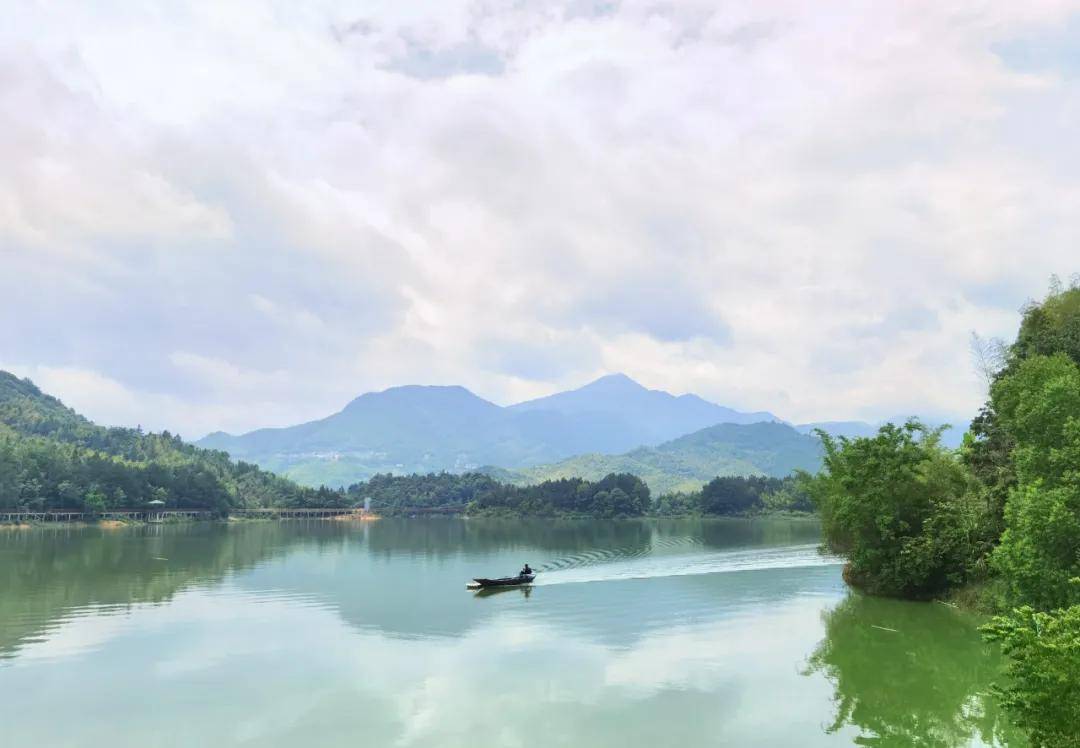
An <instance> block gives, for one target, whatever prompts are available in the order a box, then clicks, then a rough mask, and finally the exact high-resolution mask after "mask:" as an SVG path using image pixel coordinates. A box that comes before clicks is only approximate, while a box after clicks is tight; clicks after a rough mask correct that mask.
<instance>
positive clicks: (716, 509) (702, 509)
mask: <svg viewBox="0 0 1080 748" xmlns="http://www.w3.org/2000/svg"><path fill="white" fill-rule="evenodd" d="M802 482H803V479H799V478H796V477H794V476H788V477H786V478H782V479H781V478H769V477H765V476H759V475H753V476H750V477H748V478H747V477H743V476H737V475H733V476H720V477H716V478H713V479H712V480H711V481H709V482H708V483H706V484H705V485H704V486H703V487H702V488H701V490H700V491H691V492H683V493H672V494H665V495H663V496H660V497H658V498H657V499H656V501H655V503H654V504H653V509H652V511H653V513H654V514H657V515H661V516H674V515H687V514H689V515H727V516H732V515H747V514H754V513H758V512H763V511H792V512H809V511H811V510H812V509H813V505H812V504H811V502H810V497H809V496H808V495H807V493H806V492H805V490H804V489H803V488H802Z"/></svg>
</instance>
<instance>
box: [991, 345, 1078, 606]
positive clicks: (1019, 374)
mask: <svg viewBox="0 0 1080 748" xmlns="http://www.w3.org/2000/svg"><path fill="white" fill-rule="evenodd" d="M992 399H993V403H994V407H995V409H996V411H997V413H998V415H999V418H1000V420H1001V422H1002V424H1003V425H1004V427H1005V428H1006V429H1007V430H1008V432H1009V433H1010V435H1011V436H1012V438H1013V440H1014V442H1015V448H1014V450H1013V460H1014V462H1015V465H1016V473H1017V485H1016V487H1015V488H1013V490H1012V491H1011V493H1010V495H1009V498H1008V501H1007V503H1006V507H1005V532H1004V534H1003V535H1002V537H1001V544H1000V546H999V547H998V548H997V550H996V551H995V553H994V563H995V566H996V568H997V569H998V570H999V571H1000V572H1001V573H1002V575H1003V576H1004V577H1005V579H1006V580H1007V582H1008V584H1009V585H1010V587H1011V589H1012V591H1013V593H1014V597H1015V598H1016V600H1017V601H1019V602H1025V603H1031V604H1033V605H1035V606H1036V607H1038V608H1040V609H1051V608H1056V607H1061V606H1064V605H1067V604H1069V603H1071V602H1076V601H1078V600H1080V590H1078V589H1077V588H1076V587H1075V586H1074V585H1071V584H1070V579H1072V578H1073V577H1076V576H1078V575H1080V367H1078V366H1077V365H1076V364H1075V363H1074V362H1073V361H1072V359H1071V358H1069V357H1068V356H1066V355H1065V354H1063V353H1057V354H1054V355H1053V356H1043V355H1036V356H1033V357H1031V358H1028V359H1025V360H1024V361H1022V362H1020V363H1018V364H1017V365H1016V366H1015V367H1014V368H1013V370H1012V371H1011V372H1010V373H1009V374H1008V375H1007V376H1004V377H1002V378H1001V379H999V380H998V381H997V382H996V383H995V384H994V387H993V389H992Z"/></svg>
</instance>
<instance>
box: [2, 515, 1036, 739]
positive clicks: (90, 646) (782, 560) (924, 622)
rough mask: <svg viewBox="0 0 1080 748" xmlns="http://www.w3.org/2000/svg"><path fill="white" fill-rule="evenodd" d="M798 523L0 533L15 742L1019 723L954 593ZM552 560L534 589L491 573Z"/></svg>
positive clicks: (5, 703)
mask: <svg viewBox="0 0 1080 748" xmlns="http://www.w3.org/2000/svg"><path fill="white" fill-rule="evenodd" d="M817 542H818V528H817V526H816V525H815V524H814V523H812V522H808V521H801V520H756V521H745V520H733V521H725V520H665V521H623V522H619V521H595V522H591V521H564V522H559V521H494V520H485V521H480V520H460V519H431V520H381V521H379V522H374V523H365V524H348V523H341V522H319V521H311V522H280V523H272V522H270V523H251V524H237V525H221V524H194V525H188V526H172V527H160V526H158V527H138V528H127V529H122V530H102V529H97V528H84V529H53V528H48V529H41V530H31V531H4V532H0V743H2V744H3V745H20V746H21V745H36V746H68V745H70V746H108V747H109V748H116V747H117V746H188V745H215V746H216V745H223V746H225V745H258V746H295V745H304V746H355V745H363V746H523V747H525V746H545V747H546V746H600V747H603V746H659V745H680V746H689V747H693V746H721V745H730V746H747V745H754V746H793V745H799V746H817V745H823V746H825V745H851V744H853V743H855V742H859V743H860V744H866V745H878V746H894V745H895V746H908V745H926V746H938V745H940V746H953V745H995V744H1008V745H1016V744H1019V743H1018V742H1017V741H1016V740H1015V738H1014V737H1013V736H1012V735H1011V733H1010V732H1009V730H1008V728H1007V725H1006V724H1005V723H1004V721H1003V719H1002V717H1001V715H1000V714H999V713H998V712H997V710H996V709H995V708H994V706H993V702H992V701H991V700H990V698H989V697H988V696H987V692H988V688H989V684H990V682H991V680H993V679H994V678H995V677H997V674H998V671H999V668H1000V662H999V661H998V658H997V656H996V653H995V651H994V650H993V649H992V648H991V647H988V646H987V645H985V644H984V643H983V642H982V641H981V640H980V637H979V636H978V633H977V631H976V630H975V626H976V625H977V621H974V620H972V619H971V618H970V617H968V616H966V615H964V614H961V613H960V612H958V611H955V610H953V609H951V608H949V607H947V606H944V605H941V604H913V603H900V602H895V601H882V600H873V599H868V598H864V597H862V596H858V595H852V594H850V593H849V592H848V590H847V589H846V588H845V586H844V584H843V582H842V581H841V579H840V566H839V565H838V564H837V563H836V561H835V559H831V558H826V557H823V556H821V555H820V554H819V553H818V551H817V548H816V546H817ZM526 561H528V562H529V563H530V564H532V566H533V567H534V568H537V569H538V570H539V571H540V574H539V576H538V578H537V582H538V583H537V585H535V586H534V587H533V588H531V589H529V590H521V589H509V590H505V591H501V592H497V593H494V594H486V595H485V594H479V595H478V594H474V593H471V592H467V591H466V590H465V589H464V586H465V583H466V581H467V580H468V579H470V578H471V577H473V576H495V575H503V574H510V573H513V572H515V571H516V570H517V569H518V568H520V565H521V564H522V563H524V562H526Z"/></svg>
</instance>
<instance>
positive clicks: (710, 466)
mask: <svg viewBox="0 0 1080 748" xmlns="http://www.w3.org/2000/svg"><path fill="white" fill-rule="evenodd" d="M820 465H821V444H820V442H819V441H818V439H817V438H816V437H814V436H809V435H806V434H800V433H799V432H798V431H796V430H795V429H793V428H792V427H791V426H788V425H787V424H784V423H751V424H736V423H721V424H717V425H715V426H710V427H708V428H704V429H700V430H699V431H695V432H693V433H690V434H686V435H685V436H681V437H679V438H677V439H672V440H671V441H669V442H665V443H663V444H661V445H659V446H657V447H641V448H639V449H635V450H633V451H630V452H627V453H625V454H621V455H605V454H584V455H578V456H576V457H571V458H569V459H566V460H563V461H562V462H557V463H554V464H552V465H541V466H539V467H535V468H524V469H520V470H515V471H503V472H494V471H492V472H493V474H495V475H497V476H498V477H501V478H503V479H506V480H511V481H513V482H518V483H535V482H539V481H543V480H553V479H557V478H571V477H581V478H586V479H590V480H599V479H600V478H602V477H603V476H605V475H608V474H610V473H633V474H634V475H637V476H639V477H640V478H641V479H642V480H644V481H645V483H646V484H648V486H649V488H650V489H651V490H652V492H653V493H654V494H670V493H679V492H681V493H693V492H696V491H698V490H700V489H701V487H702V486H703V485H704V484H705V483H707V482H708V481H710V480H711V479H712V478H714V477H715V476H717V475H730V476H743V477H750V476H754V475H757V476H770V477H773V478H783V477H785V476H787V475H790V474H791V473H792V472H793V471H796V470H806V471H810V472H814V471H817V469H818V468H819V467H820Z"/></svg>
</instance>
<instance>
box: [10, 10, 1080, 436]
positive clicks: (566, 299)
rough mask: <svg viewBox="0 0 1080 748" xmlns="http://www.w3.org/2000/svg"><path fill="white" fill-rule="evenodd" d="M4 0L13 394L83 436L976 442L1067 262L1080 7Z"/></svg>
mask: <svg viewBox="0 0 1080 748" xmlns="http://www.w3.org/2000/svg"><path fill="white" fill-rule="evenodd" d="M11 5H12V7H9V9H8V12H6V13H5V16H6V19H7V23H6V24H5V25H4V28H3V29H2V30H0V161H2V163H3V168H0V263H2V264H0V268H2V272H0V368H5V369H8V370H12V371H15V372H17V373H19V374H20V375H28V376H31V377H32V378H34V379H35V380H36V381H37V382H38V383H39V384H40V385H42V386H43V387H45V388H46V389H48V390H49V391H51V392H53V393H55V394H57V395H59V396H60V397H61V398H63V399H64V400H65V401H66V402H68V403H69V404H71V405H73V406H75V407H77V408H78V409H80V410H82V411H84V412H85V413H87V414H88V415H90V416H91V417H93V418H95V419H98V420H100V421H102V422H105V423H110V424H132V425H133V424H136V423H141V424H142V425H144V426H146V427H149V428H154V429H161V428H169V429H172V430H174V431H179V432H180V433H182V434H184V435H185V436H191V437H196V436H201V435H202V434H204V433H206V432H208V431H211V430H215V429H224V430H228V431H233V432H236V431H242V430H247V429H250V428H254V427H259V426H265V425H281V424H289V423H295V422H298V421H301V420H307V419H310V418H314V417H319V416H322V415H325V414H327V413H329V412H332V411H334V410H336V409H338V408H339V407H340V406H341V405H343V404H344V403H345V402H347V401H348V400H349V399H351V398H352V397H354V396H356V395H357V394H359V393H361V392H364V391H367V390H371V389H381V388H384V387H387V386H391V385H394V384H403V383H433V384H440V383H441V384H448V383H455V384H463V385H465V386H467V387H469V388H470V389H472V390H473V391H475V392H477V393H478V394H480V395H482V396H484V397H487V398H489V399H491V400H494V401H495V402H499V403H509V402H512V401H516V400H519V399H524V398H527V397H531V396H536V395H541V394H546V393H549V392H552V391H555V390H557V389H563V388H565V387H569V386H577V385H580V384H582V383H584V382H586V381H588V380H590V379H592V378H594V377H596V376H599V375H601V374H604V373H609V372H615V371H623V372H626V373H627V374H629V375H631V376H632V377H634V378H636V379H638V380H639V381H641V382H642V383H643V384H646V385H648V386H651V387H657V388H663V389H667V390H669V391H672V392H677V393H678V392H696V393H698V394H701V395H703V396H705V397H708V398H710V399H713V400H715V401H718V402H721V403H723V404H726V405H730V406H733V407H738V408H741V409H768V410H771V411H773V412H775V413H777V414H779V415H781V416H782V417H785V418H790V419H793V420H818V419H846V418H866V419H872V418H878V417H882V416H889V415H894V414H897V413H903V412H913V411H918V412H922V413H927V414H936V415H941V416H952V417H966V416H968V415H970V414H971V413H972V412H973V411H974V409H975V408H976V407H977V405H978V403H979V401H980V400H981V398H982V396H983V392H982V390H981V385H980V382H979V377H978V376H977V374H976V373H975V370H974V368H973V366H972V364H971V356H970V353H969V346H968V343H969V336H970V334H971V333H972V332H973V331H977V332H979V333H981V334H983V335H987V336H993V335H999V336H1003V337H1010V336H1011V335H1012V334H1013V332H1014V331H1015V328H1016V324H1017V321H1018V313H1017V310H1018V309H1019V308H1020V306H1021V305H1022V304H1023V303H1024V302H1025V301H1026V300H1027V299H1029V298H1033V297H1040V296H1042V295H1043V294H1044V293H1045V291H1046V288H1047V280H1048V277H1049V276H1050V274H1051V273H1057V274H1060V275H1062V276H1063V277H1066V278H1067V277H1068V276H1069V274H1070V273H1073V272H1075V271H1080V241H1078V239H1080V236H1078V235H1080V179H1078V177H1080V138H1078V137H1077V135H1076V134H1077V132H1078V131H1080V3H1078V2H1053V1H1050V2H1043V1H1042V0H1031V1H1029V2H1023V3H1018V2H1015V0H982V1H973V2H955V3H954V2H942V0H932V1H929V2H912V1H911V0H903V1H898V2H893V3H887V2H843V1H839V2H830V3H804V2H764V3H763V2H752V1H747V2H715V1H710V2H690V1H688V2H678V3H668V2H662V1H653V2H633V1H627V2H599V1H595V2H592V1H588V0H579V1H570V2H535V3H527V2H520V1H518V2H500V1H498V0H488V1H486V2H465V1H458V0H440V2H438V3H430V2H425V3H415V4H412V3H408V2H403V0H389V1H386V2H382V1H381V0H380V1H376V0H371V1H369V2H333V1H330V0H314V1H311V2H304V3H296V2H292V1H291V0H282V1H281V2H271V1H269V0H267V1H264V2H245V3H230V2H221V1H220V0H209V1H208V2H187V3H177V2H172V1H171V0H170V1H169V2H141V3H126V2H113V1H111V0H109V1H106V0H102V2H94V3H81V2H22V1H21V0H14V2H13V3H12V4H11ZM181 6H183V8H181Z"/></svg>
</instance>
